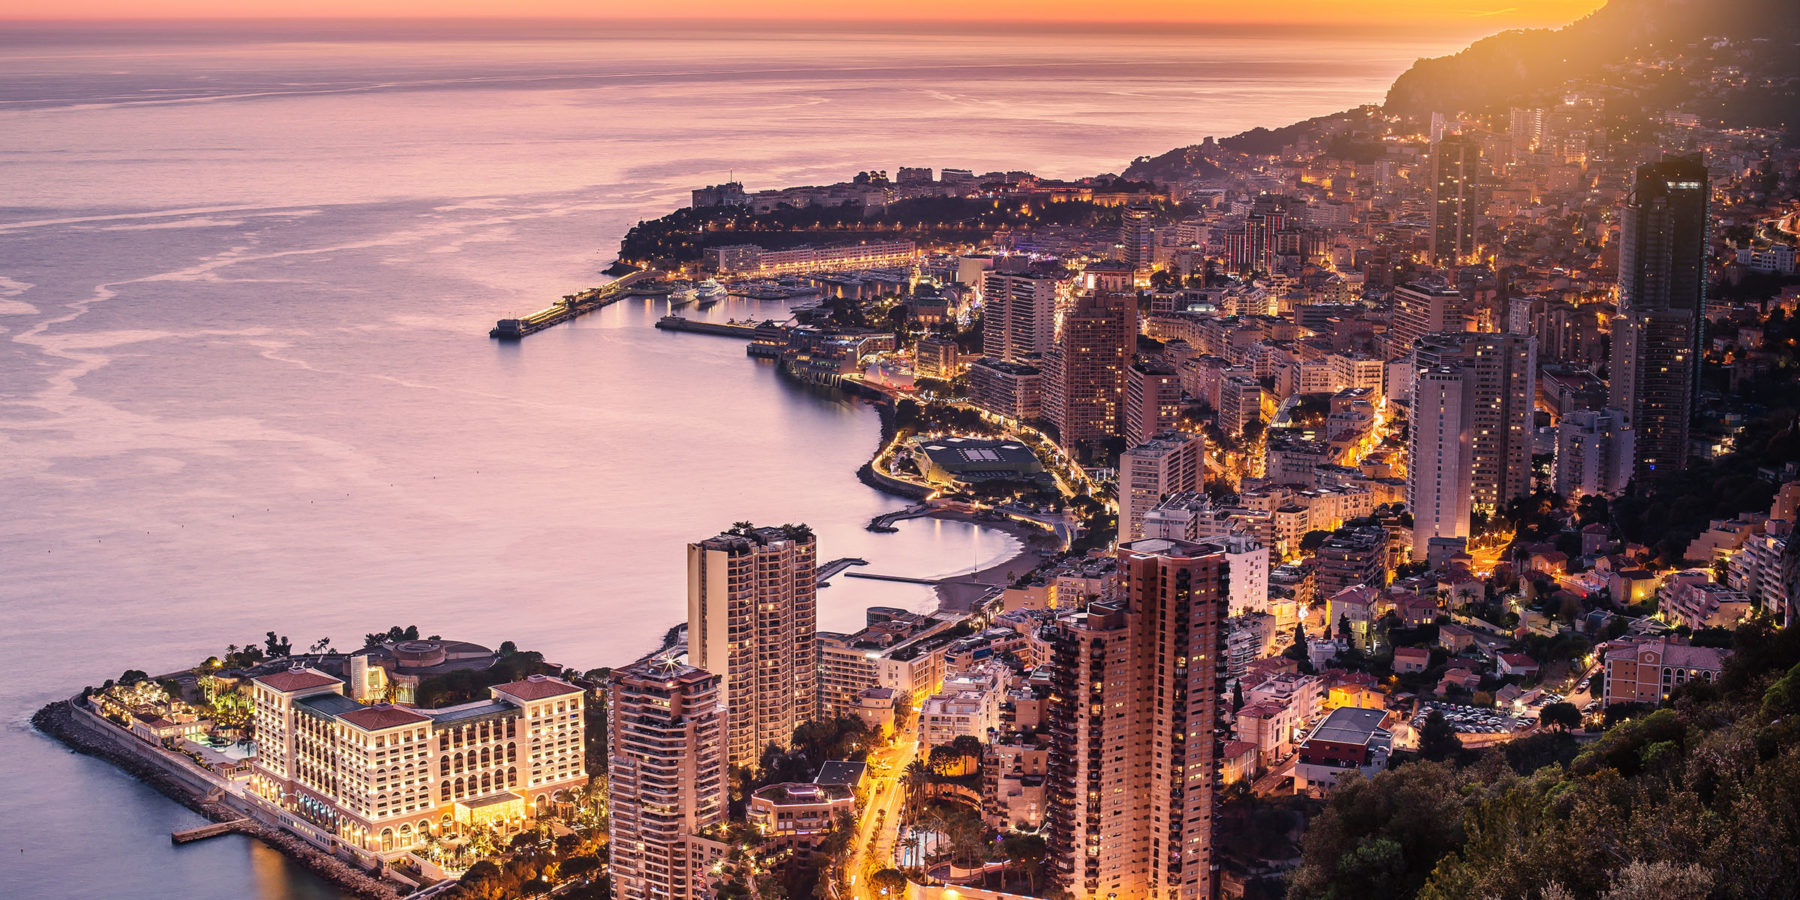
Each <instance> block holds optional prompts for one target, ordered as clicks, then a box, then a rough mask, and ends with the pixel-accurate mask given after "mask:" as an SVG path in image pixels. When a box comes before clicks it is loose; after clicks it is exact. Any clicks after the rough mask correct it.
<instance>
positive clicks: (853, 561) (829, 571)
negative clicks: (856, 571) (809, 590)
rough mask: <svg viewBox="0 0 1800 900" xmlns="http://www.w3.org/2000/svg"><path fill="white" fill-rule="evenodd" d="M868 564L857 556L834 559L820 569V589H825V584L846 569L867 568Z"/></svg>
mask: <svg viewBox="0 0 1800 900" xmlns="http://www.w3.org/2000/svg"><path fill="white" fill-rule="evenodd" d="M868 564H869V561H868V560H866V559H862V558H859V557H855V556H846V557H844V558H843V559H834V560H832V561H831V562H828V563H826V564H824V565H822V566H820V567H819V569H818V576H817V577H818V584H819V587H825V582H827V581H830V580H831V576H833V575H836V574H837V573H839V572H842V571H844V570H845V569H848V568H850V567H851V566H866V565H868Z"/></svg>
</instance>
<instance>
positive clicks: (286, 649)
mask: <svg viewBox="0 0 1800 900" xmlns="http://www.w3.org/2000/svg"><path fill="white" fill-rule="evenodd" d="M263 647H264V648H265V649H266V651H267V652H268V654H269V658H271V659H275V658H278V657H283V656H288V655H290V654H291V653H292V652H293V649H294V647H293V644H291V643H289V642H288V639H287V638H286V637H279V638H278V637H276V636H275V632H273V631H271V632H269V633H268V637H267V638H265V639H264V640H263Z"/></svg>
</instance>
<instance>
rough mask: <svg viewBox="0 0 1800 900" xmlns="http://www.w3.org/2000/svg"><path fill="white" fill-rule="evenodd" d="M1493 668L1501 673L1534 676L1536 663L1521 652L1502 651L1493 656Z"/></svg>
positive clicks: (1536, 670)
mask: <svg viewBox="0 0 1800 900" xmlns="http://www.w3.org/2000/svg"><path fill="white" fill-rule="evenodd" d="M1494 670H1495V671H1496V672H1499V673H1500V674H1501V675H1518V676H1520V677H1523V678H1536V677H1537V674H1538V663H1537V660H1535V659H1532V658H1531V657H1529V656H1526V655H1525V654H1523V653H1502V654H1500V655H1498V656H1496V657H1495V658H1494Z"/></svg>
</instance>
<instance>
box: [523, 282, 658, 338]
mask: <svg viewBox="0 0 1800 900" xmlns="http://www.w3.org/2000/svg"><path fill="white" fill-rule="evenodd" d="M653 274H654V273H653V272H651V271H650V270H648V269H646V270H644V271H642V272H633V273H631V274H630V275H626V276H625V277H623V278H620V279H619V280H617V281H614V282H612V283H610V284H603V285H601V286H599V287H596V288H588V289H587V290H585V291H582V292H580V293H577V294H568V295H566V296H564V297H563V298H562V299H561V300H558V301H556V302H555V303H553V304H551V305H549V306H546V307H544V308H543V309H540V310H538V311H537V312H534V313H532V314H531V315H529V316H526V317H524V318H522V319H501V320H500V321H498V322H495V323H494V327H493V328H492V329H491V330H490V331H488V337H491V338H495V339H498V340H502V341H516V340H518V339H520V338H522V337H524V336H526V335H528V334H536V333H537V332H540V331H543V330H544V329H546V328H549V327H550V326H552V325H561V324H562V323H564V322H567V321H569V320H570V319H573V318H575V317H576V316H582V315H586V314H588V313H591V312H593V311H594V310H596V309H604V308H605V307H608V306H611V305H612V304H614V303H617V302H619V301H620V300H623V299H625V297H626V295H628V294H630V293H631V291H630V290H629V289H630V287H631V286H632V285H633V284H636V283H638V282H639V281H642V280H644V279H646V278H649V277H650V276H651V275H653Z"/></svg>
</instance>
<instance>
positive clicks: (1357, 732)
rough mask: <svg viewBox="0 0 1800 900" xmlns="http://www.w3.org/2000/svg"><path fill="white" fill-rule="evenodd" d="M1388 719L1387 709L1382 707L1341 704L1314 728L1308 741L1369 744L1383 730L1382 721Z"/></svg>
mask: <svg viewBox="0 0 1800 900" xmlns="http://www.w3.org/2000/svg"><path fill="white" fill-rule="evenodd" d="M1386 719H1387V711H1386V710H1380V709H1363V708H1361V707H1358V706H1340V707H1338V708H1337V709H1334V710H1332V711H1331V715H1329V716H1327V717H1326V718H1325V721H1324V722H1321V723H1319V727H1318V728H1315V729H1313V733H1312V735H1311V736H1310V737H1308V738H1307V740H1308V741H1331V742H1332V743H1336V744H1367V743H1369V742H1370V741H1373V740H1374V739H1375V735H1376V733H1377V732H1379V731H1382V730H1383V729H1382V727H1381V723H1382V722H1383V721H1384V720H1386Z"/></svg>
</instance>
